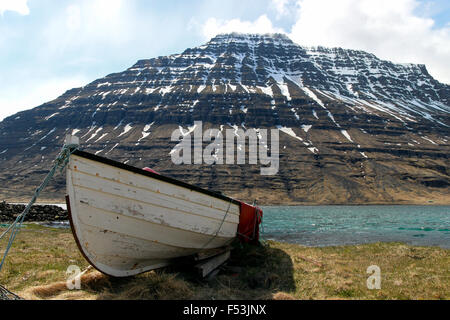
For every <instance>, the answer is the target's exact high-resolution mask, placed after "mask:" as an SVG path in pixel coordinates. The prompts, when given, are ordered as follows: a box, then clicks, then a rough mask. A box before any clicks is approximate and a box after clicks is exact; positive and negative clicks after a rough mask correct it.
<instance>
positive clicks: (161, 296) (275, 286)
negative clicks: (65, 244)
mask: <svg viewBox="0 0 450 320" xmlns="http://www.w3.org/2000/svg"><path fill="white" fill-rule="evenodd" d="M194 265H195V262H194V261H193V259H189V258H187V259H180V260H177V261H176V263H174V264H173V265H172V266H170V267H166V268H163V269H158V270H153V271H150V272H146V273H144V274H140V275H137V276H134V277H128V278H113V277H108V276H106V275H104V274H101V273H100V272H98V271H92V272H90V273H88V274H85V275H84V276H83V277H82V278H81V286H82V290H81V292H78V293H77V292H74V291H69V290H67V289H66V288H65V283H64V282H61V283H53V284H51V285H48V286H41V287H35V288H33V290H32V292H31V293H32V295H33V296H35V297H36V298H40V299H71V298H74V299H86V298H88V299H108V300H110V299H111V300H114V299H130V300H135V299H157V300H183V299H201V300H203V299H204V300H208V299H216V300H217V299H219V300H220V299H224V300H225V299H272V298H273V296H274V294H276V293H279V292H293V291H295V284H294V278H293V264H292V261H291V258H290V257H289V255H287V254H286V253H285V252H284V251H282V250H280V249H276V248H272V247H270V246H268V245H258V246H254V245H243V244H240V243H235V244H233V250H232V251H231V256H230V259H229V260H228V261H227V262H226V263H225V264H224V265H222V266H221V267H220V268H219V273H218V274H217V275H216V276H215V277H209V278H208V277H207V278H202V277H201V276H200V275H199V274H198V273H197V270H196V269H195V268H194ZM75 291H76V290H75Z"/></svg>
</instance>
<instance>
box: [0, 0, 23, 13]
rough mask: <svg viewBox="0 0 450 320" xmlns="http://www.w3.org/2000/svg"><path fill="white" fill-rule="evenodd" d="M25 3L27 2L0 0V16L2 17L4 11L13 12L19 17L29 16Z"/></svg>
mask: <svg viewBox="0 0 450 320" xmlns="http://www.w3.org/2000/svg"><path fill="white" fill-rule="evenodd" d="M27 1H28V0H0V14H1V15H3V13H4V12H5V11H14V12H17V13H19V14H21V15H27V14H30V9H29V8H28V5H27Z"/></svg>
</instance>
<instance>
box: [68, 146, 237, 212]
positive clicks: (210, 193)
mask: <svg viewBox="0 0 450 320" xmlns="http://www.w3.org/2000/svg"><path fill="white" fill-rule="evenodd" d="M73 154H74V155H77V156H79V157H82V158H85V159H88V160H92V161H98V162H101V163H103V164H106V165H110V166H113V167H116V168H119V169H123V170H126V171H130V172H133V173H136V174H140V175H143V176H146V177H149V178H154V179H157V180H160V181H163V182H167V183H171V184H174V185H177V186H180V187H184V188H187V189H189V190H192V191H196V192H199V193H202V194H205V195H208V196H211V197H214V198H217V199H220V200H224V201H227V202H231V203H234V204H237V205H241V202H240V201H238V200H236V199H233V198H230V197H227V196H225V195H223V194H220V193H217V192H214V191H211V190H207V189H203V188H200V187H198V186H195V185H192V184H189V183H186V182H183V181H181V180H177V179H174V178H170V177H167V176H163V175H160V174H157V173H153V172H149V171H146V170H143V169H139V168H137V167H133V166H130V165H127V164H124V163H121V162H118V161H115V160H111V159H109V158H104V157H101V156H98V155H95V154H92V153H89V152H86V151H81V150H76V151H75V152H74V153H73Z"/></svg>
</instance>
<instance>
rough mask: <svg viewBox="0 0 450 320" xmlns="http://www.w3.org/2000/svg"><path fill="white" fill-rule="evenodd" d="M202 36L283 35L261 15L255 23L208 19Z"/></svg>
mask: <svg viewBox="0 0 450 320" xmlns="http://www.w3.org/2000/svg"><path fill="white" fill-rule="evenodd" d="M202 32H203V35H204V37H205V38H206V39H210V38H212V37H214V36H215V35H217V34H220V33H231V32H239V33H260V34H264V33H283V32H284V31H283V30H282V29H280V28H275V27H274V26H273V24H272V21H270V19H269V18H268V17H267V16H266V15H265V14H263V15H261V16H260V17H259V18H258V19H256V20H255V21H253V22H252V21H241V20H240V19H232V20H217V19H216V18H209V19H208V20H207V21H206V23H205V24H204V25H203V28H202Z"/></svg>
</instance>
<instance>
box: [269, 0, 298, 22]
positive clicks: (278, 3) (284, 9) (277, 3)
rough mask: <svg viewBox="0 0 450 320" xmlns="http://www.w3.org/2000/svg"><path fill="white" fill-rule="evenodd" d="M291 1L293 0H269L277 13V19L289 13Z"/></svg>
mask: <svg viewBox="0 0 450 320" xmlns="http://www.w3.org/2000/svg"><path fill="white" fill-rule="evenodd" d="M292 3H293V0H271V5H272V7H273V8H274V9H275V11H276V13H277V19H280V18H282V17H283V16H286V15H289V14H290V13H291V11H290V7H291V6H292Z"/></svg>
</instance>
